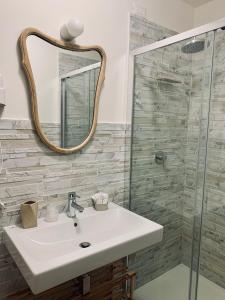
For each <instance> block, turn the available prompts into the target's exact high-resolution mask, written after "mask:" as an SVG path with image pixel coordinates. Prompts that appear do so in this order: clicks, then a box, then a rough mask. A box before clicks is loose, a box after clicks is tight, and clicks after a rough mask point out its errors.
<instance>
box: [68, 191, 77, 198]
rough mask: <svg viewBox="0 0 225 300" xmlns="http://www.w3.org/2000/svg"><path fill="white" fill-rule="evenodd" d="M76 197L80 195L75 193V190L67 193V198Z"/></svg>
mask: <svg viewBox="0 0 225 300" xmlns="http://www.w3.org/2000/svg"><path fill="white" fill-rule="evenodd" d="M76 198H80V196H79V195H77V193H76V192H69V193H68V200H76Z"/></svg>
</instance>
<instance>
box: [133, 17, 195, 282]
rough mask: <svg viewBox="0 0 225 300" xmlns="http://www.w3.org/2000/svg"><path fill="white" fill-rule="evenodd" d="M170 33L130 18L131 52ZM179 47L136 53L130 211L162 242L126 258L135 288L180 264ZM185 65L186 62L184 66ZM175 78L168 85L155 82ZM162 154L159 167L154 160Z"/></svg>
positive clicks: (182, 106) (184, 100) (182, 86)
mask: <svg viewBox="0 0 225 300" xmlns="http://www.w3.org/2000/svg"><path fill="white" fill-rule="evenodd" d="M173 34H175V32H171V31H169V30H167V29H165V28H162V27H160V26H158V25H155V24H153V23H151V22H149V21H147V20H145V19H143V18H140V17H137V16H132V17H131V33H130V35H131V44H130V49H134V48H135V47H137V46H138V47H140V46H144V45H146V44H150V43H152V42H154V41H157V40H160V39H162V38H165V37H168V36H170V35H173ZM185 59H186V58H185V57H184V56H182V55H181V54H180V52H179V49H178V48H176V47H173V49H170V48H168V49H164V51H162V50H161V49H159V50H157V51H152V52H151V53H145V54H143V55H139V56H138V57H137V58H136V64H135V83H134V92H135V97H134V111H133V139H132V169H131V194H130V196H131V206H132V210H133V211H134V212H136V213H138V214H140V215H142V216H144V217H146V218H148V219H150V220H152V221H155V222H158V223H160V224H162V225H163V226H164V236H163V241H162V242H161V243H159V244H157V245H155V246H152V247H150V248H147V249H144V250H142V251H140V252H138V253H136V254H134V255H132V256H131V257H130V269H134V270H135V271H137V286H140V285H143V284H144V283H146V282H148V281H150V280H153V279H154V278H156V277H158V276H160V275H161V274H163V273H164V272H166V271H168V270H170V269H171V268H173V267H175V266H176V265H177V264H179V263H181V257H182V255H181V246H182V243H181V241H182V194H183V189H184V182H183V178H184V150H185V143H186V127H187V122H186V119H187V109H188V103H189V102H188V93H187V88H188V79H187V78H186V77H187V76H188V72H187V70H186V69H182V64H183V63H184V62H185ZM185 63H186V62H185ZM165 76H167V77H168V78H171V77H172V78H174V80H175V79H176V80H177V81H180V83H179V84H170V83H169V84H168V83H165V82H163V81H160V80H157V78H163V77H165ZM157 151H164V152H165V153H166V155H167V160H166V163H165V165H164V166H162V165H158V164H156V162H155V154H156V152H157Z"/></svg>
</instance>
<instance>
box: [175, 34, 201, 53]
mask: <svg viewBox="0 0 225 300" xmlns="http://www.w3.org/2000/svg"><path fill="white" fill-rule="evenodd" d="M204 48H205V41H203V40H196V38H193V39H192V40H191V41H190V42H188V43H187V44H185V45H184V46H183V47H182V48H181V51H182V52H183V53H186V54H193V53H198V52H200V51H202V50H204Z"/></svg>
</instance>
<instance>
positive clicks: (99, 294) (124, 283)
mask: <svg viewBox="0 0 225 300" xmlns="http://www.w3.org/2000/svg"><path fill="white" fill-rule="evenodd" d="M89 275H90V278H91V289H90V292H89V293H88V294H87V295H82V292H81V291H82V277H78V278H76V279H73V280H70V281H68V282H66V283H64V284H61V285H59V286H57V287H55V288H52V289H50V290H47V291H45V292H43V293H41V294H38V295H33V294H32V292H31V290H30V289H26V290H23V291H20V292H17V293H15V294H14V295H11V296H9V297H8V298H7V299H8V300H133V291H134V286H135V278H136V274H135V272H129V271H128V270H127V268H126V266H125V263H124V260H123V259H122V260H119V261H117V262H114V263H112V264H109V265H107V266H104V267H102V268H99V269H97V270H94V271H92V272H90V273H89ZM125 287H127V288H125Z"/></svg>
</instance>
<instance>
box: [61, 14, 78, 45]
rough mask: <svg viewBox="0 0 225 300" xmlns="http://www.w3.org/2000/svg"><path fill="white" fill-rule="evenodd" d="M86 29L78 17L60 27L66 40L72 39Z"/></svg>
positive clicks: (62, 36)
mask: <svg viewBox="0 0 225 300" xmlns="http://www.w3.org/2000/svg"><path fill="white" fill-rule="evenodd" d="M83 31H84V25H83V24H82V23H81V22H80V21H79V20H78V19H70V20H69V21H68V22H67V23H65V24H63V25H62V27H61V28H60V35H61V38H62V39H63V40H65V41H72V40H73V39H75V38H76V37H78V36H79V35H81V34H82V33H83Z"/></svg>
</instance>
